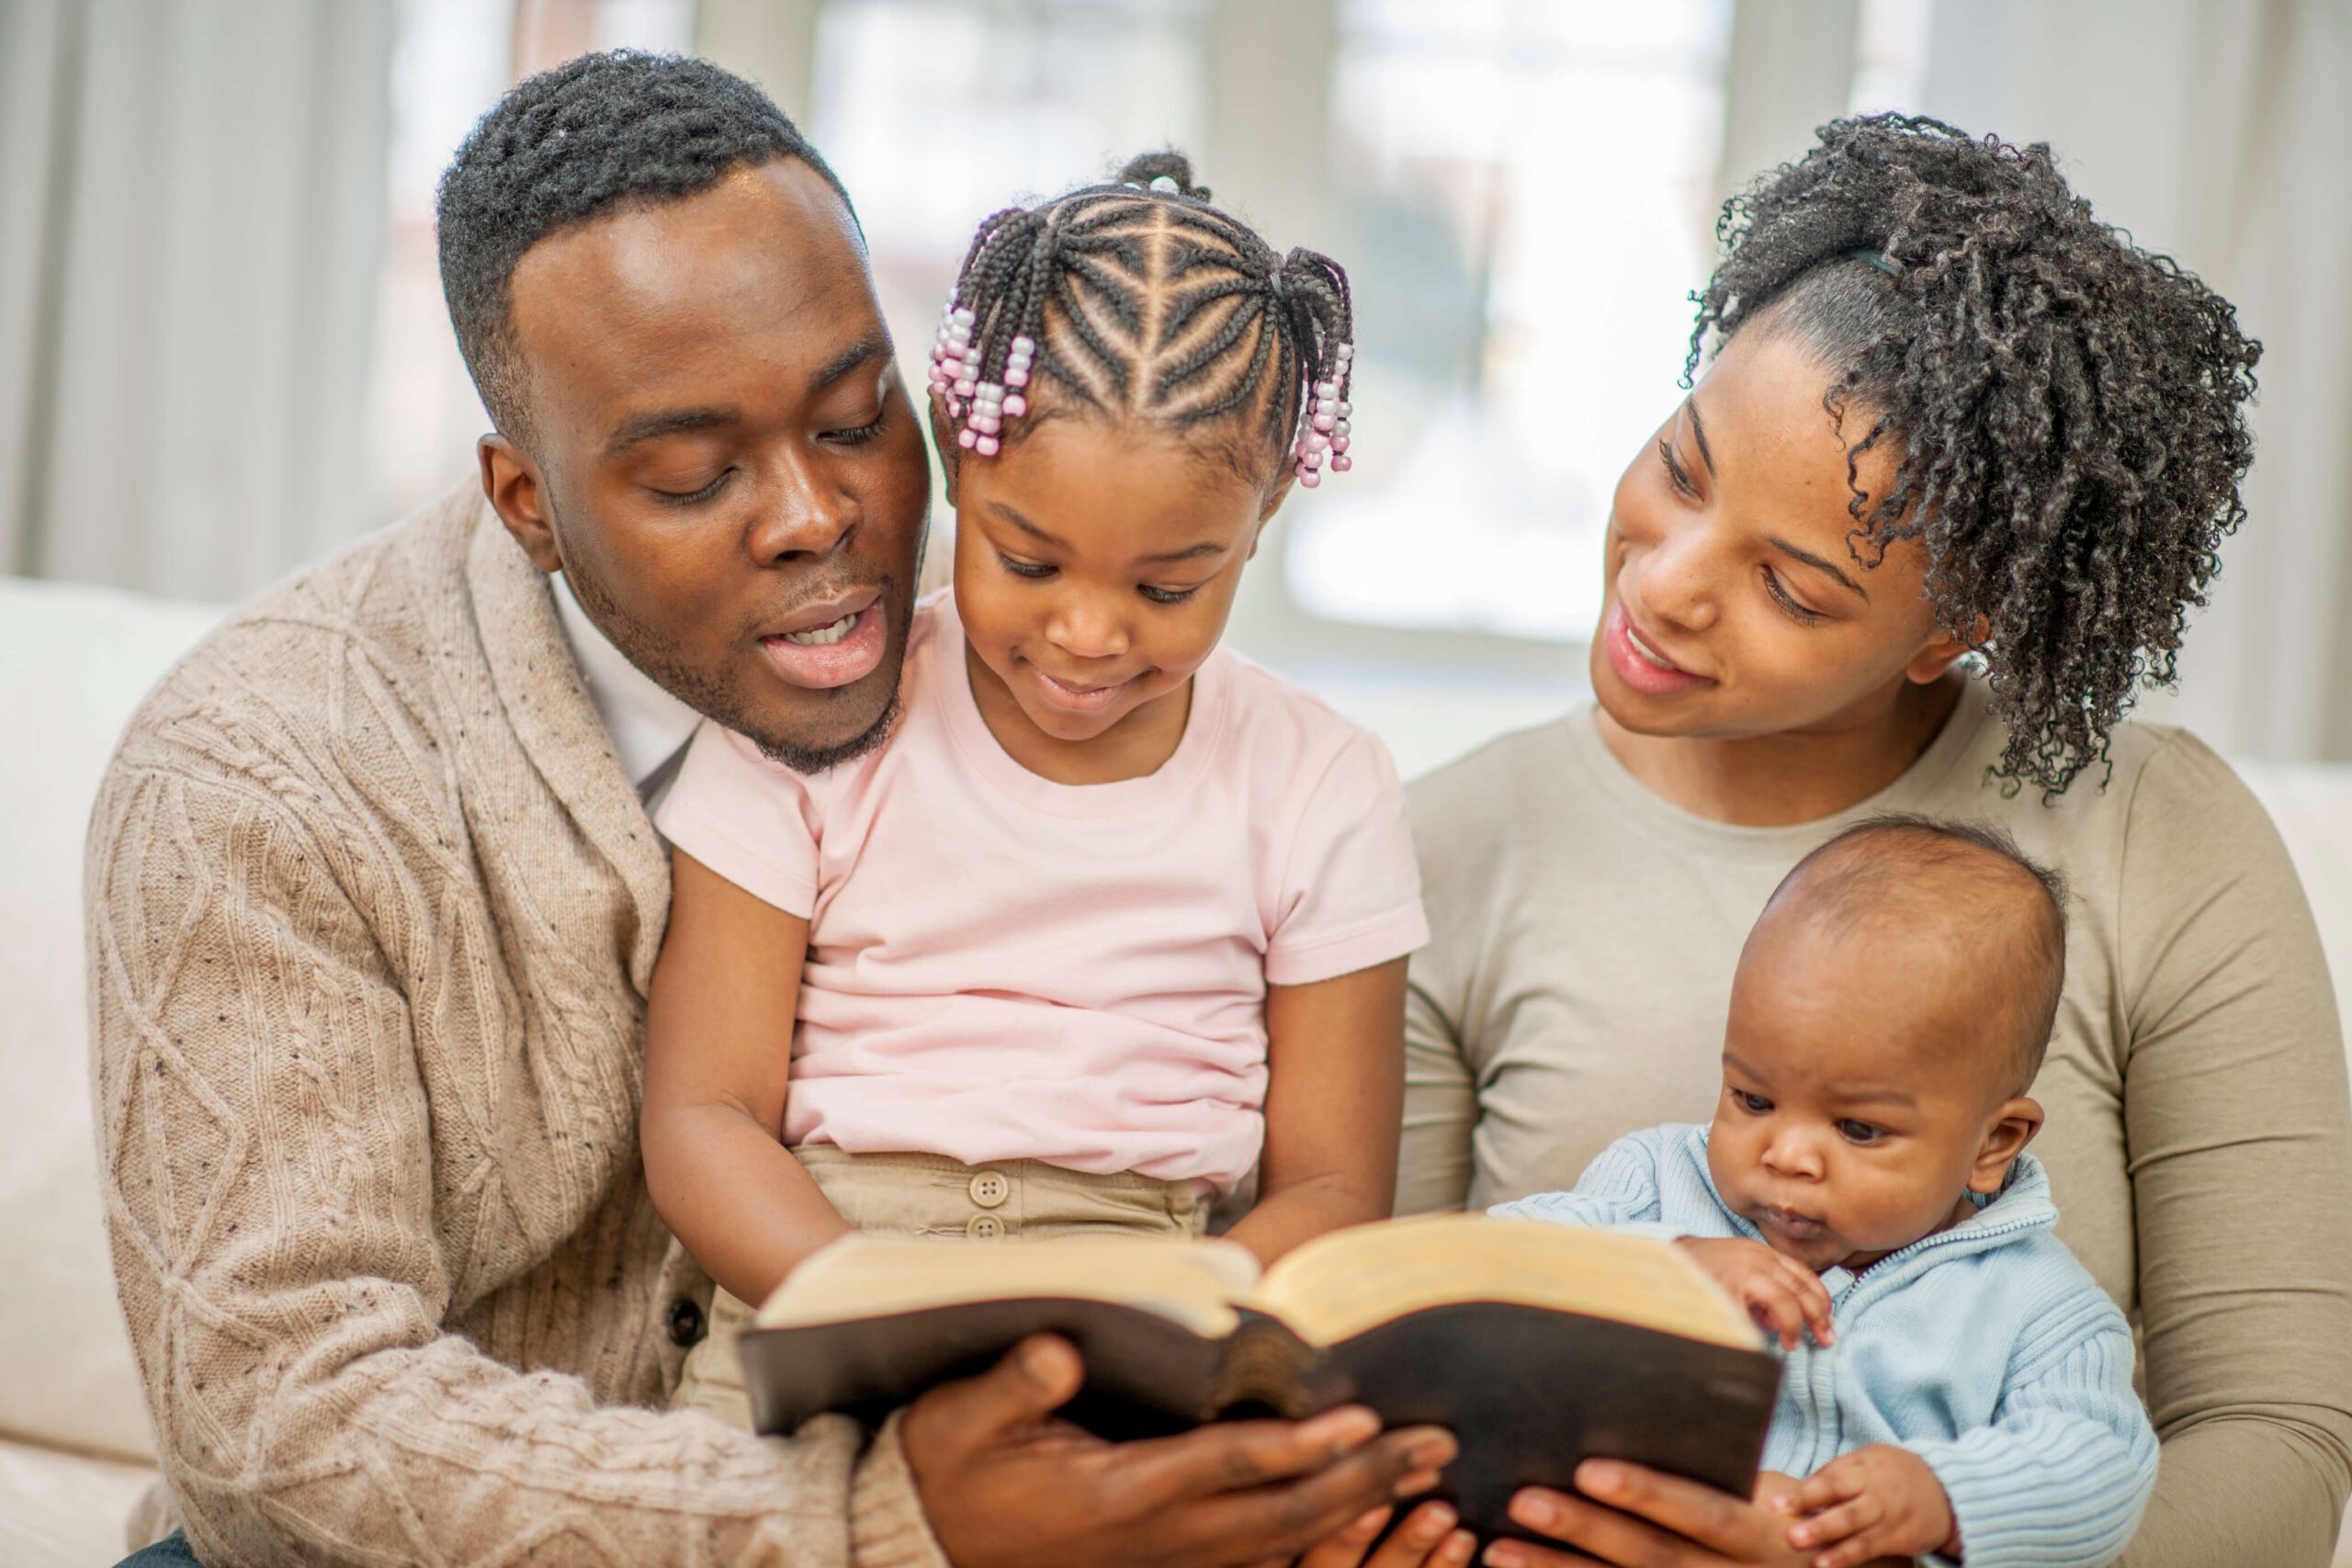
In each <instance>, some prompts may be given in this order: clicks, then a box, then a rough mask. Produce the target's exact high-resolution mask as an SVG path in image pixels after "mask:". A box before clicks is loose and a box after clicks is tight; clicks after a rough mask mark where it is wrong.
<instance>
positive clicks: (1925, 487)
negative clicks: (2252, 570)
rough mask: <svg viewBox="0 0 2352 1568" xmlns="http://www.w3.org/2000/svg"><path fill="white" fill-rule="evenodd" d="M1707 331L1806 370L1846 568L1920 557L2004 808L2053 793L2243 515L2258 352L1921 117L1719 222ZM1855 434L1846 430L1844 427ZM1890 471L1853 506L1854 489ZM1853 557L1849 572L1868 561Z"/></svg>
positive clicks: (1839, 152) (2107, 237) (1695, 332)
mask: <svg viewBox="0 0 2352 1568" xmlns="http://www.w3.org/2000/svg"><path fill="white" fill-rule="evenodd" d="M1716 234H1717V237H1718V238H1719V239H1720V240H1721V241H1722V242H1723V243H1724V247H1725V251H1726V254H1725V256H1724V261H1723V264H1722V265H1721V266H1719V267H1718V268H1717V269H1716V272H1715V275H1714V276H1713V278H1712V279H1710V280H1709V282H1708V284H1707V287H1706V288H1705V289H1704V290H1703V291H1702V293H1700V294H1698V295H1696V296H1694V299H1696V300H1697V302H1698V305H1699V319H1698V323H1697V325H1696V326H1695V327H1694V328H1693V329H1692V332H1691V353H1690V357H1689V359H1688V361H1687V362H1686V364H1685V366H1684V382H1685V384H1686V385H1688V384H1689V379H1690V376H1691V373H1692V372H1693V371H1695V370H1696V369H1697V367H1698V365H1699V360H1700V355H1701V350H1702V346H1703V345H1704V343H1705V340H1706V337H1707V334H1708V333H1709V332H1710V331H1711V330H1712V331H1713V332H1714V333H1716V334H1717V336H1718V338H1719V340H1724V339H1728V338H1729V337H1730V336H1731V335H1732V334H1734V333H1737V332H1738V331H1739V330H1740V329H1741V328H1742V327H1743V326H1745V325H1747V323H1749V322H1751V321H1752V322H1756V323H1758V326H1759V327H1760V328H1761V329H1762V330H1763V331H1766V332H1769V333H1788V334H1790V335H1791V336H1792V338H1793V339H1794V340H1795V341H1796V342H1798V343H1799V344H1803V345H1804V348H1805V349H1806V350H1807V351H1808V352H1809V353H1810V354H1811V355H1813V356H1814V357H1815V359H1816V360H1817V361H1818V362H1819V363H1820V364H1821V365H1822V366H1824V367H1826V368H1827V369H1828V371H1829V372H1830V376H1831V379H1830V383H1829V389H1828V391H1827V392H1826V395H1825V399H1824V401H1825V403H1826V407H1827V408H1828V411H1829V412H1830V414H1831V415H1832V417H1834V418H1835V419H1837V420H1838V428H1839V430H1840V432H1841V433H1842V434H1847V435H1849V436H1850V435H1855V434H1859V439H1855V440H1852V441H1851V442H1850V445H1849V447H1848V449H1847V465H1846V473H1847V482H1848V485H1849V488H1850V489H1851V491H1852V492H1853V499H1852V501H1851V502H1849V504H1848V510H1849V512H1850V513H1852V514H1853V517H1854V529H1853V531H1852V533H1851V534H1850V535H1849V540H1850V542H1851V543H1852V544H1853V546H1854V547H1855V553H1856V555H1857V557H1858V558H1862V559H1864V560H1865V562H1866V564H1869V565H1872V566H1875V565H1876V564H1877V563H1878V561H1879V560H1880V559H1882V558H1883V556H1884V554H1885V550H1886V547H1887V546H1888V544H1890V543H1891V542H1893V541H1894V540H1898V539H1906V538H1920V539H1924V540H1925V541H1926V544H1927V549H1928V597H1929V598H1930V599H1931V600H1932V601H1933V602H1934V604H1935V607H1936V615H1937V618H1938V620H1939V623H1940V624H1941V625H1942V626H1944V627H1945V628H1946V629H1947V630H1949V631H1951V633H1952V634H1953V635H1955V636H1958V637H1965V638H1967V639H1969V640H1970V641H1971V643H1972V644H1973V645H1974V646H1975V647H1976V648H1977V649H1978V650H1979V651H1980V652H1981V653H1982V654H1983V655H1984V657H1985V660H1986V663H1987V666H1988V674H1989V677H1990V685H1991V692H1992V709H1993V712H1994V714H1995V716H1996V717H1998V718H1999V719H2000V720H2001V722H2002V723H2003V724H2004V725H2005V726H2006V727H2007V730H2008V744H2007V749H2006V750H2004V751H2003V753H2002V757H2001V761H2000V764H1999V766H1998V769H1997V773H1998V774H1999V776H2000V777H2002V778H2004V779H2007V780H2008V781H2010V784H2011V787H2013V788H2014V787H2017V786H2018V785H2021V784H2032V785H2035V786H2036V787H2038V788H2040V789H2041V790H2042V791H2043V792H2044V793H2045V795H2051V794H2056V793H2058V792H2060V791H2063V790H2064V789H2065V788H2066V786H2067V785H2068V784H2071V783H2072V782H2073V781H2074V779H2075V775H2076V774H2078V773H2081V772H2082V771H2083V769H2084V768H2085V767H2086V766H2088V765H2089V764H2090V763H2091V762H2092V761H2095V760H2096V761H2102V762H2104V761H2105V760H2106V757H2107V740H2108V734H2109V730H2110V729H2112V728H2113V727H2114V726H2115V725H2116V723H2117V722H2119V721H2120V719H2121V717H2122V716H2123V715H2124V713H2125V711H2126V710H2127V709H2128V708H2129V706H2130V705H2131V698H2132V695H2133V693H2134V692H2135V691H2136V690H2137V688H2138V687H2139V685H2140V684H2141V682H2152V683H2169V682H2171V681H2172V680H2173V679H2174V660H2175V658H2176V656H2177V653H2178V651H2179V649H2180V638H2181V631H2182V628H2183V626H2184V625H2185V624H2186V622H2187V620H2188V612H2189V610H2190V609H2191V608H2192V607H2197V606H2201V605H2202V604H2204V603H2205V588H2206V585H2207V584H2208V583H2209V582H2210V581H2211V580H2212V576H2213V573H2214V571H2215V570H2216V568H2217V566H2218V564H2219V562H2218V559H2217V557H2216V551H2217V549H2218V548H2219V546H2220V544H2221V541H2222V538H2223V537H2224V536H2227V535H2228V534H2229V533H2230V532H2232V531H2233V529H2235V528H2236V527H2237V525H2239V524H2240V523H2241V522H2243V521H2244V520H2245V502H2243V501H2242V500H2241V499H2240V497H2239V493H2238V485H2239V481H2240V480H2241V479H2243V478H2244V477H2245V470H2246V465H2247V464H2248V462H2249V461H2251V459H2252V457H2253V453H2254V444H2253V440H2252V438H2251V436H2250V435H2249V434H2247V431H2246V423H2245V404H2246V400H2248V399H2249V398H2250V397H2251V396H2252V395H2253V393H2254V388H2255V378H2254V367H2255V363H2256V360H2257V359H2258V358H2259V357H2260V356H2261V353H2262V347H2261V345H2260V344H2257V343H2256V342H2254V341H2252V340H2251V339H2249V338H2247V337H2246V336H2245V334H2244V333H2241V332H2240V331H2239V330H2238V324H2237V313H2236V311H2235V310H2234V309H2233V308H2232V306H2231V304H2230V302H2229V301H2228V300H2226V299H2222V297H2221V296H2220V295H2218V294H2216V293H2214V292H2213V291H2212V290H2211V288H2207V287H2206V286H2205V285H2204V284H2203V283H2202V282H2200V281H2199V279H2198V278H2197V277H2196V276H2193V275H2192V274H2189V273H2188V272H2185V271H2183V270H2182V269H2181V268H2180V267H2179V266H2177V265H2175V264H2174V262H2173V261H2172V259H2171V258H2170V257H2168V256H2163V255H2156V254H2151V253H2149V252H2147V251H2143V250H2142V249H2140V248H2139V247H2138V246H2137V245H2135V244H2133V243H2131V237H2130V235H2128V234H2126V233H2124V232H2122V231H2120V230H2117V229H2114V228H2111V227H2109V225H2107V224H2105V223H2101V222H2099V221H2098V220H2096V219H2095V218H2093V217H2092V216H2091V209H2090V204H2089V203H2088V202H2086V201H2085V200H2083V199H2082V198H2080V197H2076V196H2075V195H2074V194H2073V192H2072V191H2070V190H2069V189H2068V188H2067V186H2066V181H2065V179H2064V176H2062V175H2060V174H2059V172H2058V169H2057V165H2056V163H2055V162H2054V160H2053V159H2052V156H2051V152H2050V149H2049V148H2048V147H2046V146H2043V145H2041V144H2039V143H2037V144H2035V145H2033V146H2030V147H2015V146H2011V145H2009V144H2008V143H2006V142H2004V141H1999V140H1998V139H1997V138H1994V137H1989V136H1988V137H1986V138H1985V139H1984V140H1982V141H1977V140H1974V139H1973V138H1971V137H1969V136H1967V135H1966V134H1964V133H1963V132H1962V131H1959V130H1954V129H1953V128H1952V127H1951V126H1949V125H1945V124H1942V123H1940V122H1939V121H1936V120H1932V119H1920V118H1910V117H1907V116H1900V115H1879V116H1873V117H1871V118H1862V119H1849V120H1838V121H1836V122H1833V123H1832V124H1829V125H1826V126H1824V127H1823V128H1822V130H1821V132H1820V143H1819V145H1817V146H1815V148H1814V149H1813V150H1812V151H1811V152H1808V153H1806V154H1805V156H1804V158H1802V159H1800V160H1798V161H1797V162H1795V163H1793V164H1784V165H1782V166H1781V167H1780V168H1779V169H1776V170H1773V171H1771V172H1770V173H1768V174H1766V175H1763V176H1762V177H1761V178H1759V179H1758V181H1757V183H1756V185H1755V186H1753V187H1752V188H1751V189H1749V190H1748V191H1747V193H1746V194H1744V195H1741V196H1736V197H1733V198H1732V199H1731V200H1730V201H1728V202H1726V203H1724V210H1723V216H1722V218H1721V219H1720V220H1718V222H1717V224H1716ZM1849 415H1850V416H1851V417H1852V419H1853V421H1854V423H1855V424H1856V426H1857V429H1856V430H1854V431H1849V430H1848V428H1847V421H1848V418H1849ZM1882 441H1886V442H1888V443H1889V444H1890V446H1891V448H1892V449H1894V450H1895V451H1896V452H1897V454H1898V456H1899V466H1898V467H1897V468H1896V469H1895V474H1894V483H1893V486H1892V488H1890V489H1889V490H1887V491H1885V493H1883V494H1882V495H1880V496H1879V497H1878V498H1877V499H1876V501H1875V502H1872V501H1871V499H1870V498H1869V497H1868V496H1867V495H1866V493H1865V492H1864V491H1863V489H1862V487H1861V485H1860V479H1859V472H1860V462H1861V459H1862V457H1863V455H1864V454H1865V453H1867V452H1869V451H1871V449H1872V448H1873V447H1875V446H1878V445H1879V444H1880V443H1881V442H1882ZM1865 548H1867V550H1868V554H1867V555H1865V553H1864V552H1865Z"/></svg>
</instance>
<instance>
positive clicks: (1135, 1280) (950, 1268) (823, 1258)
mask: <svg viewBox="0 0 2352 1568" xmlns="http://www.w3.org/2000/svg"><path fill="white" fill-rule="evenodd" d="M1257 1278H1258V1263H1257V1259H1256V1258H1253V1257H1252V1256H1250V1251H1249V1249H1248V1248H1247V1247H1241V1246H1239V1245H1238V1244H1236V1243H1233V1242H1229V1241H1178V1240H1171V1239H1167V1238H1162V1237H1153V1236H1135V1235H1079V1236H1058V1237H1056V1238H1054V1239H1052V1240H1048V1241H1021V1242H998V1243H986V1242H978V1243H976V1242H970V1241H961V1240H941V1241H922V1240H907V1239H901V1238H898V1237H884V1236H870V1235H847V1236H843V1237H842V1239H841V1240H839V1241H837V1242H834V1243H832V1244H831V1246H829V1247H825V1248H824V1249H823V1250H821V1251H820V1252H818V1253H817V1254H816V1255H815V1256H813V1257H811V1258H809V1259H808V1260H807V1261H806V1262H804V1263H802V1264H801V1265H800V1267H799V1268H797V1269H794V1270H793V1271H792V1272H791V1274H790V1275H788V1276H787V1277H786V1280H785V1281H784V1283H783V1284H781V1285H779V1286H777V1287H776V1289H775V1293H774V1294H772V1295H770V1296H769V1297H768V1299H767V1301H766V1302H765V1303H763V1304H762V1305H761V1307H760V1311H759V1317H758V1325H759V1326H760V1327H762V1328H793V1327H802V1326H806V1325H811V1324H820V1323H847V1322H852V1321H854V1320H856V1319H859V1318H868V1317H886V1316H888V1315H890V1314H894V1313H904V1312H920V1311H922V1310H924V1309H926V1308H931V1307H941V1306H952V1305H954V1304H956V1303H961V1302H978V1301H1025V1300H1069V1301H1094V1302H1109V1303H1115V1304H1119V1305H1125V1306H1131V1307H1135V1308H1137V1309H1139V1310H1141V1311H1145V1312H1149V1313H1154V1314H1158V1315H1159V1316H1161V1317H1165V1318H1169V1319H1170V1320H1172V1321H1174V1322H1176V1323H1180V1324H1182V1325H1184V1326H1186V1327H1188V1328H1190V1329H1192V1330H1193V1332H1194V1333H1196V1334H1202V1335H1210V1336H1215V1335H1222V1334H1226V1333H1229V1332H1230V1331H1231V1330H1232V1328H1233V1326H1234V1325H1235V1324H1236V1323H1237V1322H1238V1321H1239V1319H1238V1316H1237V1315H1236V1314H1235V1312H1234V1309H1233V1305H1232V1303H1233V1302H1234V1300H1235V1299H1236V1298H1238V1297H1240V1296H1243V1295H1246V1294H1247V1293H1248V1292H1250V1289H1251V1288H1252V1287H1253V1286H1254V1285H1255V1284H1256V1282H1257Z"/></svg>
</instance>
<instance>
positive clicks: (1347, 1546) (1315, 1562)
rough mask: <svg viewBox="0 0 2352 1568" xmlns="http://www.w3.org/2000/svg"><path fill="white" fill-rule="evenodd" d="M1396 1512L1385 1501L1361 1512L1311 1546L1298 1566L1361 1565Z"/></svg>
mask: <svg viewBox="0 0 2352 1568" xmlns="http://www.w3.org/2000/svg"><path fill="white" fill-rule="evenodd" d="M1394 1512H1396V1510H1395V1509H1393V1508H1391V1507H1390V1506H1388V1505H1386V1504H1385V1503H1384V1504H1382V1505H1381V1506H1379V1507H1377V1508H1374V1509H1373V1510H1371V1511H1370V1512H1369V1513H1365V1514H1363V1515H1360V1516H1358V1517H1357V1519H1356V1521H1355V1523H1353V1524H1351V1525H1350V1526H1349V1527H1348V1528H1347V1529H1343V1530H1341V1531H1340V1533H1339V1534H1337V1535H1335V1536H1332V1537H1330V1538H1329V1539H1328V1540H1324V1541H1322V1542H1321V1543H1320V1544H1318V1545H1317V1546H1315V1547H1313V1548H1311V1549H1309V1550H1308V1551H1307V1553H1306V1556H1304V1557H1302V1558H1300V1559H1299V1560H1298V1568H1359V1565H1360V1564H1361V1563H1362V1562H1363V1554H1364V1553H1365V1552H1367V1551H1371V1550H1372V1543H1373V1542H1374V1540H1377V1539H1378V1538H1379V1535H1380V1532H1381V1530H1382V1529H1384V1528H1385V1527H1386V1525H1387V1523H1388V1518H1389V1516H1390V1515H1391V1514H1393V1513H1394Z"/></svg>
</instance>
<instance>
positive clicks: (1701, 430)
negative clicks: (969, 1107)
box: [1682, 398, 1715, 479]
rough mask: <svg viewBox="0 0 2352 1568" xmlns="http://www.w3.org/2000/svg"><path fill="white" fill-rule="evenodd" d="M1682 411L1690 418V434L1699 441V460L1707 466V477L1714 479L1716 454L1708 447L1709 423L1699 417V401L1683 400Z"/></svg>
mask: <svg viewBox="0 0 2352 1568" xmlns="http://www.w3.org/2000/svg"><path fill="white" fill-rule="evenodd" d="M1682 411H1683V412H1685V413H1687V414H1689V415H1690V416H1691V434H1692V435H1694V436H1697V437H1698V439H1699V460H1700V461H1701V462H1702V463H1704V464H1706V465H1707V477H1708V478H1709V479H1713V478H1714V475H1715V454H1714V452H1713V448H1711V447H1709V446H1708V445H1707V422H1706V421H1705V420H1702V419H1701V418H1700V417H1699V400H1698V399H1697V398H1685V399H1683V400H1682Z"/></svg>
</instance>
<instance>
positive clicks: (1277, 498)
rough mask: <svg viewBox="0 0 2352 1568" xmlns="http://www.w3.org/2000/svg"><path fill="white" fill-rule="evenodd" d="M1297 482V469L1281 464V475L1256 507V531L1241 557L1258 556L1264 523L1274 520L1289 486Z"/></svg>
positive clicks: (1264, 528)
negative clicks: (1248, 549) (1247, 549)
mask: <svg viewBox="0 0 2352 1568" xmlns="http://www.w3.org/2000/svg"><path fill="white" fill-rule="evenodd" d="M1297 482H1298V470H1297V469H1295V468H1292V467H1291V466H1290V464H1288V463H1287V462H1285V463H1284V464H1283V471H1282V477H1281V478H1279V479H1275V480H1274V482H1273V483H1272V485H1271V486H1269V487H1268V488H1267V491H1266V499H1265V502H1264V503H1263V504H1262V505H1261V506H1260V507H1259V508H1258V523H1257V531H1256V532H1255V533H1253V534H1251V535H1250V553H1249V555H1247V556H1245V557H1243V559H1245V560H1256V559H1257V558H1258V547H1259V545H1260V544H1261V543H1262V542H1263V541H1264V539H1265V537H1266V525H1267V524H1269V523H1272V521H1273V520H1274V513H1277V512H1280V511H1281V510H1282V509H1283V502H1284V501H1286V500H1288V499H1289V498H1290V491H1291V486H1292V485H1294V484H1295V483H1297Z"/></svg>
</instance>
